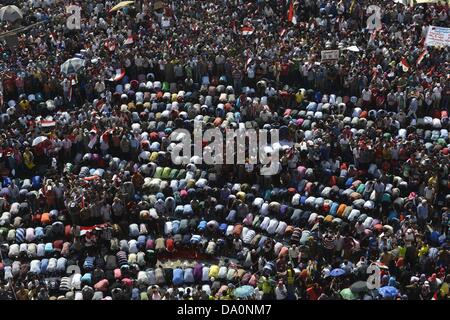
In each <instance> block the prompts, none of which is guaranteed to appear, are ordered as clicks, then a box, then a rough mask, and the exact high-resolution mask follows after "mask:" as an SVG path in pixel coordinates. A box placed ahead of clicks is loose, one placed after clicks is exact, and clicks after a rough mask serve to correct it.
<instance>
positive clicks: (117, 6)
mask: <svg viewBox="0 0 450 320" xmlns="http://www.w3.org/2000/svg"><path fill="white" fill-rule="evenodd" d="M133 3H134V1H121V2H119V3H118V4H116V5H115V6H114V7H112V8H111V10H109V12H114V11H117V10H120V9H122V8H125V7H128V6H129V5H131V4H133Z"/></svg>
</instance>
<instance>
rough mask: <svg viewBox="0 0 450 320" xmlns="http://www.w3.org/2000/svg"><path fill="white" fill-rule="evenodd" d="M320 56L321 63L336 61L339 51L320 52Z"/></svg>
mask: <svg viewBox="0 0 450 320" xmlns="http://www.w3.org/2000/svg"><path fill="white" fill-rule="evenodd" d="M320 56H321V58H322V62H323V61H337V60H338V59H339V50H322V51H321V52H320Z"/></svg>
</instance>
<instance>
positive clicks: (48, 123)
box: [40, 120, 56, 128]
mask: <svg viewBox="0 0 450 320" xmlns="http://www.w3.org/2000/svg"><path fill="white" fill-rule="evenodd" d="M40 126H41V127H42V128H50V127H54V126H56V121H52V120H42V121H41V122H40Z"/></svg>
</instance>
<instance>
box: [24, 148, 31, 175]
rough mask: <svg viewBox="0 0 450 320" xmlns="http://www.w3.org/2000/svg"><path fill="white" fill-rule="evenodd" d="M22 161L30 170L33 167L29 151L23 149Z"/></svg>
mask: <svg viewBox="0 0 450 320" xmlns="http://www.w3.org/2000/svg"><path fill="white" fill-rule="evenodd" d="M23 162H24V163H25V165H26V166H27V168H28V169H30V170H31V169H33V168H34V163H33V154H32V153H31V152H27V151H25V152H24V153H23Z"/></svg>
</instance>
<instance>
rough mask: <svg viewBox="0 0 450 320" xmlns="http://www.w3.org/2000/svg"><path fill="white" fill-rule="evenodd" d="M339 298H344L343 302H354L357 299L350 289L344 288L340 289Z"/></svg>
mask: <svg viewBox="0 0 450 320" xmlns="http://www.w3.org/2000/svg"><path fill="white" fill-rule="evenodd" d="M340 294H341V297H342V298H344V299H345V300H356V299H357V298H358V297H357V296H356V295H355V294H354V293H353V292H352V291H351V290H350V288H345V289H342V290H341V292H340Z"/></svg>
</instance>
